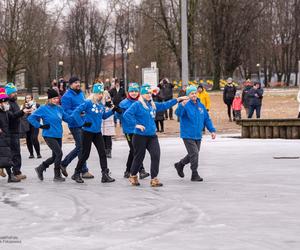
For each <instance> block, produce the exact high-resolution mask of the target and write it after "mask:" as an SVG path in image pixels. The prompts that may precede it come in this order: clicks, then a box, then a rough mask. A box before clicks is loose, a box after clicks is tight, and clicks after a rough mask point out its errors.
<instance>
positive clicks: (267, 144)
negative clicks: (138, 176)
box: [0, 135, 300, 250]
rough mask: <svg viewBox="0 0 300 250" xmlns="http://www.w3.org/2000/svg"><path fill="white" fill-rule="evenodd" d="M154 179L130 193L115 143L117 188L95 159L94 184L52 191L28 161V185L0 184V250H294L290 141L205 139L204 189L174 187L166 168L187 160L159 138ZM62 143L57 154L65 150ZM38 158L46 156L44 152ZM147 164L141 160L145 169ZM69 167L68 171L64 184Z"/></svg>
mask: <svg viewBox="0 0 300 250" xmlns="http://www.w3.org/2000/svg"><path fill="white" fill-rule="evenodd" d="M160 145H161V161H160V174H159V179H160V180H161V181H162V182H163V183H164V187H162V188H151V187H150V186H149V179H146V180H141V181H140V182H141V186H140V187H132V186H130V185H129V184H128V180H127V179H124V178H123V173H124V171H125V163H126V157H127V153H128V146H127V142H126V141H114V142H113V152H112V155H113V158H112V159H108V164H109V168H110V170H111V172H112V176H113V177H114V178H116V182H115V183H109V184H102V183H101V171H100V166H99V160H98V156H97V154H96V150H95V149H94V148H93V150H92V153H91V157H90V159H89V161H88V166H89V168H90V170H91V172H92V173H93V174H94V175H95V179H93V180H86V181H85V183H84V184H76V183H75V182H74V181H72V180H71V178H70V177H68V178H67V180H66V182H65V183H54V182H53V166H51V167H50V168H49V169H48V170H47V172H46V173H45V174H44V176H45V180H44V181H43V182H41V181H39V180H38V179H37V177H36V174H35V172H34V167H36V166H38V165H39V163H40V162H41V160H42V159H34V160H31V159H27V157H28V153H27V150H26V148H25V147H22V154H23V172H24V173H25V174H26V175H27V179H26V180H24V181H23V182H21V183H17V184H11V183H9V184H8V183H7V182H6V179H4V178H1V179H0V188H1V196H0V216H1V224H0V225H1V227H0V237H2V238H3V237H5V236H14V237H17V238H18V239H19V240H20V241H21V243H1V238H0V249H13V250H15V249H28V250H41V249H43V250H44V249H45V250H48V249H49V250H50V249H51V250H53V249H72V250H76V249H88V250H90V249H91V250H92V249H95V250H96V249H97V250H98V249H107V250H116V249H122V250H123V249H137V250H139V249H149V250H150V249H163V250H168V249H172V250H173V249H197V250H198V249H222V250H225V249H243V250H248V249H249V250H250V249H251V250H253V249H272V250H273V249H280V250H282V249H289V250H290V249H300V209H299V207H300V181H299V179H300V164H299V163H300V160H299V159H288V158H283V159H274V158H273V157H281V156H283V157H294V156H300V151H299V148H300V141H298V140H280V139H278V140H253V139H252V140H248V139H238V138H234V137H231V136H227V135H220V136H219V137H218V138H217V139H216V140H215V141H213V140H212V139H210V137H209V136H205V137H204V139H203V142H202V145H201V153H200V160H199V163H200V164H199V173H200V175H201V176H202V177H203V178H204V182H203V183H192V182H191V181H190V174H191V172H190V169H189V167H188V166H187V167H186V168H185V178H183V179H180V178H179V177H178V176H177V174H176V171H175V169H174V166H173V164H174V163H175V162H176V161H178V160H179V159H180V158H182V157H183V156H184V155H185V153H186V151H185V148H184V144H183V143H182V141H181V140H180V139H179V138H164V139H160ZM72 147H73V145H72V144H64V145H63V150H64V153H67V152H68V151H69V150H70V149H72ZM42 155H43V159H45V158H46V157H47V156H49V155H50V150H49V149H48V148H47V146H46V145H43V146H42ZM149 162H150V160H149V155H147V156H146V158H145V167H146V170H149ZM76 163H77V160H75V161H74V162H72V164H71V165H70V166H69V167H68V172H69V176H70V174H72V172H73V171H74V168H75V165H76Z"/></svg>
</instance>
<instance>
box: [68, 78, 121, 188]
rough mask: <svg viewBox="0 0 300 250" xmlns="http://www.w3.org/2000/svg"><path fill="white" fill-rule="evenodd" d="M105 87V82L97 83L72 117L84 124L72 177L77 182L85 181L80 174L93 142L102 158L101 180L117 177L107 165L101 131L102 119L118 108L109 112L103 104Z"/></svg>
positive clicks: (107, 180) (106, 180) (110, 180)
mask: <svg viewBox="0 0 300 250" xmlns="http://www.w3.org/2000/svg"><path fill="white" fill-rule="evenodd" d="M103 92H104V87H103V84H100V83H95V84H94V86H93V89H92V94H91V95H90V96H89V97H88V98H87V99H86V100H85V102H83V103H82V104H81V105H80V106H78V107H77V108H76V109H75V110H74V111H73V114H72V117H73V118H74V119H75V120H76V122H77V123H78V124H81V126H82V130H83V131H82V147H81V152H80V155H79V160H78V163H77V166H76V169H75V173H74V175H73V176H72V179H73V180H74V181H76V182H77V183H83V182H84V181H83V180H82V178H81V176H80V174H81V171H82V166H83V164H84V163H85V162H86V161H87V160H88V158H89V156H90V152H91V146H92V143H93V144H94V145H95V147H96V149H97V151H98V155H99V158H100V167H101V170H102V179H101V182H103V183H105V182H114V181H115V179H113V178H111V177H110V176H109V169H108V167H107V158H106V154H105V146H104V140H103V136H102V133H101V125H102V120H105V119H107V118H108V117H110V116H111V115H113V113H114V111H115V110H116V108H114V107H112V109H111V110H109V111H108V112H106V111H105V107H104V105H103V104H102V102H101V101H102V98H103Z"/></svg>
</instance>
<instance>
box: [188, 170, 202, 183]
mask: <svg viewBox="0 0 300 250" xmlns="http://www.w3.org/2000/svg"><path fill="white" fill-rule="evenodd" d="M191 181H203V178H201V177H200V175H199V174H198V172H197V171H194V172H192V178H191Z"/></svg>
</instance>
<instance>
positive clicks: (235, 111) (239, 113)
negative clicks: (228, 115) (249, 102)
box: [233, 110, 242, 120]
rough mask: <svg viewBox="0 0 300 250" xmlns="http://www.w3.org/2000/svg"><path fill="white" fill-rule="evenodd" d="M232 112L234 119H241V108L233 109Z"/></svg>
mask: <svg viewBox="0 0 300 250" xmlns="http://www.w3.org/2000/svg"><path fill="white" fill-rule="evenodd" d="M233 114H234V119H235V120H240V119H242V114H241V110H233Z"/></svg>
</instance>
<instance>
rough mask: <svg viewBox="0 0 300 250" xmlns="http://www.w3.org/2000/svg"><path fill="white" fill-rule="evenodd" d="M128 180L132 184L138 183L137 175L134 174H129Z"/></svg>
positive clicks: (136, 184) (137, 184)
mask: <svg viewBox="0 0 300 250" xmlns="http://www.w3.org/2000/svg"><path fill="white" fill-rule="evenodd" d="M129 182H130V183H131V185H132V186H139V185H140V183H139V181H138V177H137V176H136V175H130V176H129Z"/></svg>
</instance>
